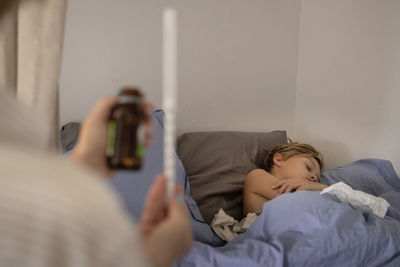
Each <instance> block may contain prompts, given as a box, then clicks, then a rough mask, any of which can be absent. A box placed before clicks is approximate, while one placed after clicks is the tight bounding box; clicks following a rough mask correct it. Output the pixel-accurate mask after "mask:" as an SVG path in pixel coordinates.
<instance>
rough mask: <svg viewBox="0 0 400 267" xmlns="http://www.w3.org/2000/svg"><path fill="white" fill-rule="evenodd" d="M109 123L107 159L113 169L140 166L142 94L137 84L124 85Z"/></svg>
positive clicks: (143, 117)
mask: <svg viewBox="0 0 400 267" xmlns="http://www.w3.org/2000/svg"><path fill="white" fill-rule="evenodd" d="M118 98H119V100H118V104H117V105H116V106H115V108H114V109H113V110H112V111H111V115H110V119H109V123H108V142H107V151H106V156H107V162H108V165H109V167H110V168H112V169H134V170H137V169H140V168H141V166H142V158H143V155H144V148H145V147H144V127H145V126H144V123H145V114H144V110H143V95H142V93H141V92H140V90H139V89H138V88H136V87H127V88H123V89H122V90H121V91H120V92H119V94H118Z"/></svg>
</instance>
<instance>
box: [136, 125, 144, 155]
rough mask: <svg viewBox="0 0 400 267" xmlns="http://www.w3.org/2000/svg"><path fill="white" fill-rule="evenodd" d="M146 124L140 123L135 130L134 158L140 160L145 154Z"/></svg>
mask: <svg viewBox="0 0 400 267" xmlns="http://www.w3.org/2000/svg"><path fill="white" fill-rule="evenodd" d="M145 143H146V124H145V123H141V124H140V125H139V127H138V129H137V144H136V156H137V157H139V158H142V157H143V156H144V152H145Z"/></svg>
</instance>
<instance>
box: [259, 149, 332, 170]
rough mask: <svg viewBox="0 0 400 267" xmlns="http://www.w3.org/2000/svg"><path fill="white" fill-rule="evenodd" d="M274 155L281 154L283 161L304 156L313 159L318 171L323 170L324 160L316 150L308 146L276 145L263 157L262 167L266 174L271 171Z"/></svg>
mask: <svg viewBox="0 0 400 267" xmlns="http://www.w3.org/2000/svg"><path fill="white" fill-rule="evenodd" d="M276 153H279V154H281V155H282V157H283V160H287V159H288V158H291V157H293V156H297V155H304V156H306V157H310V158H314V159H315V160H316V161H317V162H318V165H319V168H320V170H322V169H323V168H324V158H323V157H322V154H321V153H320V152H319V151H318V150H316V149H315V148H314V147H313V146H311V145H308V144H301V143H297V142H293V143H288V144H279V145H276V146H275V147H273V148H272V149H271V150H270V151H269V152H268V153H267V154H266V155H265V157H264V166H263V167H264V170H266V171H267V172H269V171H271V169H272V167H273V166H274V156H275V154H276Z"/></svg>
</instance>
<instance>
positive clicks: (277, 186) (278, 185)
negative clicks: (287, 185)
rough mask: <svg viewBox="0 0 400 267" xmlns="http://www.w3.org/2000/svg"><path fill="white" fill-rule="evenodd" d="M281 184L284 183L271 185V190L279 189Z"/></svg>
mask: <svg viewBox="0 0 400 267" xmlns="http://www.w3.org/2000/svg"><path fill="white" fill-rule="evenodd" d="M283 183H284V182H279V183H277V184H275V185H273V186H272V188H273V189H277V188H279V187H281V186H282V185H283Z"/></svg>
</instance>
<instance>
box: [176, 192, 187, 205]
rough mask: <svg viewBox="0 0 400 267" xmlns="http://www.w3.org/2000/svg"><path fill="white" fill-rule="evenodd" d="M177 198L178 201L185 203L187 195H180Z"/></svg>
mask: <svg viewBox="0 0 400 267" xmlns="http://www.w3.org/2000/svg"><path fill="white" fill-rule="evenodd" d="M176 200H177V201H178V202H180V203H185V196H184V195H182V194H181V195H178V196H177V197H176Z"/></svg>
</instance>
